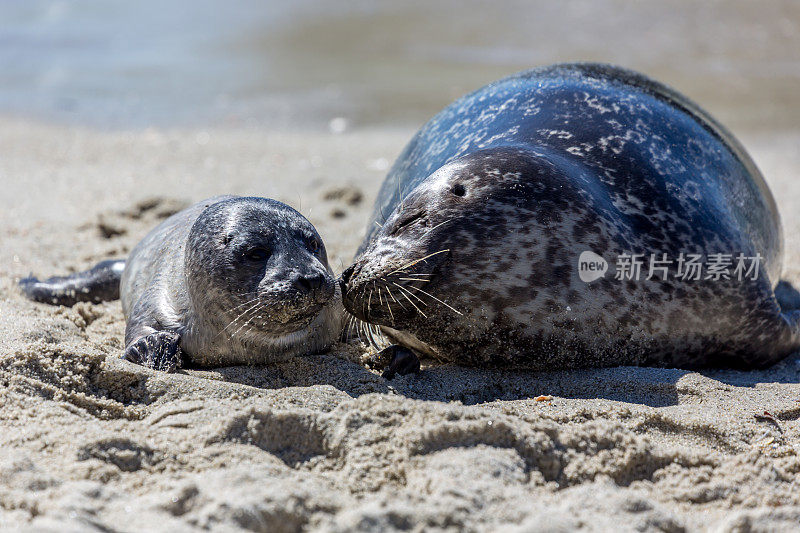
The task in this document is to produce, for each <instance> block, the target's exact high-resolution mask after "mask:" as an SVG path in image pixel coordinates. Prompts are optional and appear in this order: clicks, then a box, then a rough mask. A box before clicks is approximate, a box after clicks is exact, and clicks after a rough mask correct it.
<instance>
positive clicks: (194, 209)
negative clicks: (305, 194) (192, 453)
mask: <svg viewBox="0 0 800 533" xmlns="http://www.w3.org/2000/svg"><path fill="white" fill-rule="evenodd" d="M20 286H21V288H22V290H23V292H24V293H25V294H26V295H27V296H28V297H29V298H32V299H34V300H38V301H43V302H47V303H54V304H63V305H72V304H73V303H75V302H76V301H81V300H83V301H100V300H109V299H114V298H116V297H121V300H122V310H123V312H124V314H125V317H126V320H127V325H126V329H125V346H126V348H125V352H124V355H123V357H125V358H126V359H128V360H130V361H133V362H136V363H139V364H142V365H145V366H148V367H151V368H156V369H160V370H167V371H171V370H174V369H175V368H176V366H179V365H180V363H181V362H182V361H181V355H182V356H183V358H184V359H185V360H186V362H187V363H190V364H192V365H196V366H204V367H208V366H225V365H238V364H265V363H270V362H274V361H277V360H281V359H286V358H289V357H292V356H299V355H306V354H309V353H314V352H319V351H321V350H324V349H326V348H328V347H329V346H330V345H331V344H332V343H333V341H334V340H335V339H336V338H337V337H338V335H339V334H340V332H341V327H342V316H343V310H342V308H341V292H340V289H339V286H338V283H337V282H336V279H335V277H334V275H333V273H332V271H331V268H330V266H329V265H328V259H327V255H326V252H325V247H324V245H323V243H322V240H321V239H320V237H319V235H318V234H317V231H316V230H315V229H314V227H313V226H312V225H311V223H310V222H308V220H306V219H305V218H304V217H303V216H302V215H301V214H300V213H298V212H297V211H295V210H294V209H292V208H291V207H289V206H287V205H285V204H283V203H281V202H277V201H275V200H269V199H266V198H254V197H236V196H220V197H215V198H212V199H209V200H206V201H204V202H200V203H197V204H195V205H193V206H191V207H189V208H187V209H185V210H183V211H181V212H179V213H177V214H175V215H173V216H172V217H170V218H168V219H167V220H165V221H164V222H162V223H161V224H160V225H159V226H157V227H156V228H155V229H153V230H152V231H151V232H150V233H149V234H148V235H147V236H146V237H145V238H144V239H143V240H142V241H141V242H140V243H139V244H138V245H137V246H136V247H135V248H134V249H133V251H132V252H131V254H130V256H129V257H128V258H127V260H120V261H104V262H102V263H100V264H98V265H97V266H96V267H94V268H93V269H92V270H89V271H87V272H82V273H79V274H75V275H73V276H67V277H57V278H51V279H49V280H46V281H39V280H37V279H36V278H26V279H23V280H22V281H20Z"/></svg>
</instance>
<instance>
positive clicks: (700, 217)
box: [342, 64, 800, 369]
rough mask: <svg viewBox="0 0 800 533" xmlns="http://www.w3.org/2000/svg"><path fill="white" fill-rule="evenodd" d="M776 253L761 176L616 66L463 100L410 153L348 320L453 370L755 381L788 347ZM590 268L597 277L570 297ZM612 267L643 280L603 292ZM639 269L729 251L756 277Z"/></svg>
mask: <svg viewBox="0 0 800 533" xmlns="http://www.w3.org/2000/svg"><path fill="white" fill-rule="evenodd" d="M782 241H783V239H782V230H781V223H780V217H779V215H778V212H777V209H776V205H775V201H774V199H773V197H772V195H771V193H770V191H769V189H768V187H767V185H766V183H765V182H764V179H763V178H762V176H761V174H760V173H759V171H758V169H757V168H756V166H755V164H754V163H753V161H752V160H751V159H750V157H749V156H748V155H747V154H746V153H745V151H744V149H743V148H742V147H741V145H740V144H739V143H738V142H737V141H736V140H735V139H734V137H733V136H732V135H731V134H730V133H729V132H728V131H726V130H725V129H724V128H723V127H722V126H720V125H719V124H718V123H717V122H716V121H715V120H714V119H712V118H711V117H710V116H709V115H708V114H707V113H706V112H704V111H703V110H701V109H700V108H699V107H698V106H697V105H695V104H694V103H692V102H690V101H689V100H688V99H687V98H685V97H684V96H682V95H680V94H678V93H677V92H675V91H674V90H672V89H669V88H667V87H665V86H664V85H662V84H660V83H658V82H656V81H653V80H651V79H648V78H647V77H645V76H643V75H640V74H637V73H634V72H631V71H628V70H624V69H621V68H617V67H613V66H609V65H600V64H561V65H554V66H550V67H545V68H539V69H534V70H531V71H528V72H523V73H520V74H517V75H514V76H511V77H508V78H505V79H502V80H500V81H497V82H495V83H492V84H490V85H488V86H486V87H484V88H482V89H479V90H477V91H475V92H474V93H472V94H469V95H467V96H465V97H463V98H461V99H460V100H458V101H456V102H455V103H453V104H451V105H450V106H449V107H447V108H446V109H444V110H443V111H442V112H440V113H439V114H438V115H436V117H434V118H433V119H432V120H431V121H430V122H428V123H427V124H426V125H425V126H423V127H422V129H421V130H420V131H419V132H418V133H417V134H416V135H415V136H414V137H413V139H412V140H411V141H410V143H409V144H408V146H406V148H405V150H404V151H403V152H402V153H401V155H400V156H399V158H398V159H397V161H396V162H395V164H394V166H393V167H392V169H391V170H390V172H389V174H388V176H387V178H386V180H385V182H384V183H383V186H382V188H381V190H380V193H379V195H378V198H377V201H376V205H375V211H374V215H373V218H372V220H370V222H369V227H368V229H367V235H366V238H365V239H364V241H363V243H362V245H361V247H360V249H359V251H358V253H357V256H356V259H355V262H354V264H353V265H352V266H351V267H349V268H348V269H346V270H345V272H344V274H343V276H342V285H343V288H344V304H345V307H346V309H347V310H348V311H349V312H350V313H352V314H354V315H355V316H356V317H358V318H359V319H361V320H363V321H366V322H369V323H372V324H378V325H381V326H383V328H384V331H386V332H387V333H389V335H390V337H392V338H393V339H395V340H397V341H399V342H400V343H401V344H402V345H404V346H406V347H408V348H412V349H414V350H416V351H422V352H426V353H428V354H430V355H433V356H435V357H438V358H440V359H442V360H447V361H455V362H458V363H461V364H469V365H488V364H505V365H514V366H519V367H530V368H539V369H550V368H571V367H595V366H611V365H654V366H677V367H685V368H686V367H704V366H723V367H729V366H730V367H759V366H764V365H768V364H771V363H773V362H775V361H778V360H780V359H781V358H783V357H784V356H786V355H787V354H788V353H790V352H792V351H795V350H796V349H798V346H800V337H799V336H798V315H797V313H796V312H791V311H783V310H782V309H781V307H780V305H779V303H778V301H777V300H776V298H775V294H774V287H775V285H776V283H777V281H778V278H779V276H780V273H781V261H782ZM583 252H592V253H594V254H596V255H597V256H600V257H602V258H604V259H605V260H606V261H607V262H608V264H609V266H608V268H609V270H610V272H608V273H607V274H606V275H605V276H604V277H603V276H601V277H600V278H599V279H597V280H595V281H592V282H585V281H583V280H582V279H581V278H580V273H579V271H578V266H579V265H578V260H579V257H580V256H581V254H582V253H583ZM625 254H629V255H630V254H644V258H645V263H644V266H643V267H642V269H643V274H645V275H642V279H639V280H638V281H637V280H634V279H615V272H614V270H615V265H617V264H622V263H624V260H623V259H621V258H624V257H625ZM650 254H656V255H655V257H656V258H661V259H663V258H665V257H666V258H667V259H671V260H673V264H672V266H671V268H672V271H673V273H675V272H676V270H677V262H678V260H679V258H680V257H681V256H680V254H685V257H684V259H685V258H686V257H688V254H700V255H701V256H702V258H703V262H704V263H707V262H709V261H710V259H709V258H712V257H713V256H714V254H731V255H732V257H733V258H738V257H739V256H740V254H741V258H752V259H750V260H749V262H748V263H747V267H748V268H749V269H752V270H751V272H750V276H751V277H745V278H744V279H738V278H740V277H741V273H742V271H740V272H739V276H734V275H729V276H728V279H724V278H720V279H713V277H712V278H709V279H705V275H706V271H704V272H703V276H702V278H701V279H699V280H693V279H679V278H678V277H677V276H669V273H667V276H668V277H667V279H663V276H661V275H657V276H653V277H652V278H651V279H644V278H645V277H647V276H646V274H649V271H648V268H649V265H648V259H649V258H650ZM662 254H666V256H664V255H662ZM757 254H760V256H761V258H760V259H757ZM656 264H657V263H656ZM758 264H760V272H759V273H755V268H754V267H755V266H757V265H758ZM598 268H599V267H598ZM709 268H711V267H709ZM709 272H710V270H709ZM728 273H729V274H732V273H733V267H731V268H730V270H729V271H728ZM684 274H685V272H684ZM754 274H755V277H756V279H751V278H752V276H753V275H754ZM623 275H624V270H623Z"/></svg>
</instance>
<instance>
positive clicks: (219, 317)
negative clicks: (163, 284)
mask: <svg viewBox="0 0 800 533" xmlns="http://www.w3.org/2000/svg"><path fill="white" fill-rule="evenodd" d="M186 265H187V271H186V276H187V283H188V286H189V290H190V291H191V293H192V302H193V305H195V307H200V306H202V307H203V308H202V309H197V308H196V309H195V311H196V312H199V313H202V314H203V315H204V316H205V317H206V318H207V319H211V320H213V321H214V322H215V323H217V324H218V325H220V326H221V327H222V329H223V330H224V331H225V333H227V335H228V337H235V336H237V335H239V336H244V335H245V334H252V333H253V332H256V333H263V334H266V335H269V336H270V337H279V336H281V335H288V334H291V333H293V332H296V331H298V330H301V329H303V328H306V327H308V326H309V324H311V323H312V321H313V320H314V319H315V318H316V317H317V316H318V315H319V314H320V312H321V311H322V310H323V309H324V308H326V307H329V306H331V305H332V304H333V302H334V301H335V299H336V297H337V294H336V293H337V283H336V280H335V278H334V276H333V273H332V272H331V269H330V266H329V265H328V259H327V254H326V252H325V246H324V245H323V243H322V239H320V237H319V234H317V231H316V230H315V229H314V226H312V225H311V223H310V222H309V221H308V220H306V219H305V218H304V217H303V216H302V215H301V214H300V213H298V212H297V211H295V210H294V209H292V208H291V207H289V206H287V205H285V204H283V203H281V202H277V201H275V200H268V199H264V198H233V199H229V200H225V201H222V202H219V203H217V204H214V205H211V206H209V207H208V208H206V209H205V210H204V211H203V212H202V213H201V215H200V216H199V217H198V219H197V221H195V223H194V225H193V226H192V229H191V232H190V234H189V242H188V245H187V249H186ZM198 302H201V303H198Z"/></svg>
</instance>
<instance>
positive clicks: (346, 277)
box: [339, 264, 356, 292]
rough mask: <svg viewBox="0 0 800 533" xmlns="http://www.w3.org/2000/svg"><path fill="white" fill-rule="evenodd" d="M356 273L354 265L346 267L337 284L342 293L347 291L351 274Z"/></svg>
mask: <svg viewBox="0 0 800 533" xmlns="http://www.w3.org/2000/svg"><path fill="white" fill-rule="evenodd" d="M355 271H356V265H354V264H353V265H350V266H349V267H347V268H346V269H345V270H344V272H342V278H341V280H340V281H339V283H340V284H341V285H342V292H345V290H346V289H347V284H348V283H350V279H352V277H353V272H355Z"/></svg>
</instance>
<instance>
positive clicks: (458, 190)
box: [451, 183, 467, 196]
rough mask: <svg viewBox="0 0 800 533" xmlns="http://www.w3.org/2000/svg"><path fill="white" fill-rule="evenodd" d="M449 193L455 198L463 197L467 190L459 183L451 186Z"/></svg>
mask: <svg viewBox="0 0 800 533" xmlns="http://www.w3.org/2000/svg"><path fill="white" fill-rule="evenodd" d="M451 191H452V192H453V194H455V195H456V196H464V195H465V194H467V189H466V188H465V187H464V186H463V185H462V184H460V183H456V184H455V185H453V188H452V189H451Z"/></svg>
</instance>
